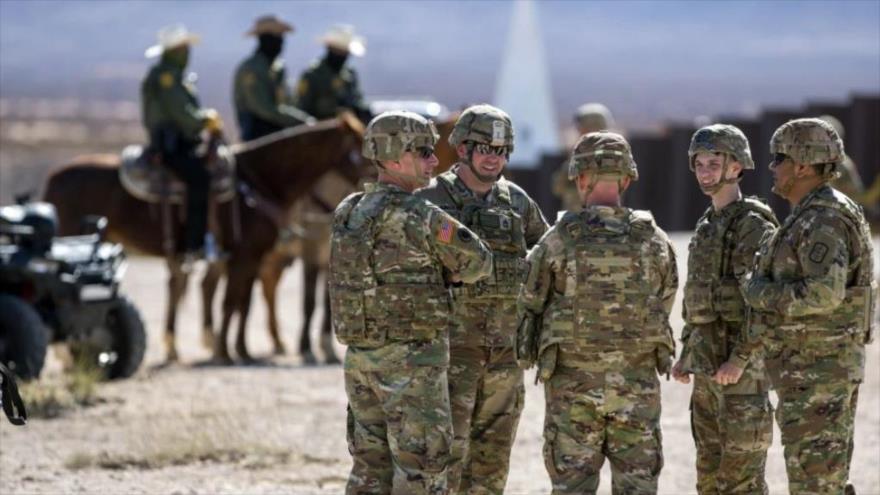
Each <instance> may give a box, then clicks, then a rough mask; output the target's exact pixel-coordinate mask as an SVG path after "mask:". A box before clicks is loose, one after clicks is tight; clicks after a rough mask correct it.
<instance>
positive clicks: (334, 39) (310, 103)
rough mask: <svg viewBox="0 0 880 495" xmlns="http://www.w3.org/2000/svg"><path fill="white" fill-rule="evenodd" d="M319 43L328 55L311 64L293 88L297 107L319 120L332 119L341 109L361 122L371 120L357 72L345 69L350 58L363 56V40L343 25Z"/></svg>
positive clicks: (334, 28)
mask: <svg viewBox="0 0 880 495" xmlns="http://www.w3.org/2000/svg"><path fill="white" fill-rule="evenodd" d="M321 41H322V42H323V43H324V45H325V46H326V47H327V53H326V54H325V55H324V58H322V59H321V60H319V61H316V62H314V63H312V65H311V67H309V68H308V69H307V70H306V71H305V72H303V74H302V76H300V79H299V84H298V85H297V87H296V92H297V106H298V107H299V108H301V109H302V110H303V111H305V112H308V113H309V114H311V115H314V116H315V118H318V119H331V118H333V117H336V114H337V113H338V112H339V111H340V110H343V109H348V110H351V111H352V112H354V113H355V114H356V115H357V116H358V117H359V118H360V119H361V120H363V121H364V122H367V121H369V120H370V110H369V108H368V107H367V104H366V102H364V97H363V94H361V88H360V83H359V82H358V76H357V72H356V71H355V70H354V69H353V68H351V67H349V66H348V65H346V62H347V61H348V56H349V55H354V56H355V57H360V56H362V55H363V54H364V53H365V52H366V44H365V42H364V39H363V38H362V37H360V36H357V35H355V34H354V28H353V27H352V26H348V25H345V24H342V25H338V26H333V27H332V28H331V29H330V30H329V31H328V32H327V33H326V34H325V35H324V36H323V37H322V38H321Z"/></svg>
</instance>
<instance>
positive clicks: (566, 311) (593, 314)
mask: <svg viewBox="0 0 880 495" xmlns="http://www.w3.org/2000/svg"><path fill="white" fill-rule="evenodd" d="M589 212H590V209H589V208H587V209H586V210H585V211H582V212H580V213H571V212H569V213H566V214H565V215H564V216H563V217H562V218H561V219H560V220H559V222H558V223H557V225H556V227H555V228H556V229H558V230H559V232H560V234H561V236H562V240H563V243H564V246H565V268H564V271H565V277H566V281H565V289H564V293H562V294H559V293H555V294H554V296H553V297H551V299H550V302H549V304H548V306H547V309H546V310H545V311H544V315H545V318H544V321H543V323H542V331H541V342H540V346H539V347H540V352H541V353H543V350H544V349H545V348H547V347H548V346H550V345H553V344H560V345H561V346H565V347H566V348H567V349H572V350H575V351H577V350H584V351H588V352H589V351H601V350H627V349H632V350H633V351H636V350H638V351H642V350H645V349H652V348H656V347H658V346H664V347H667V348H668V349H669V350H672V349H674V343H673V341H672V331H671V328H670V327H669V322H668V318H667V315H666V312H665V310H664V307H663V301H662V300H661V299H660V298H659V297H657V295H656V287H653V286H652V285H651V282H650V281H651V279H652V278H651V277H650V271H651V270H653V267H652V266H651V260H650V243H651V241H652V239H653V237H654V235H655V228H656V227H655V225H654V219H653V217H652V216H651V214H650V212H647V211H639V210H632V211H630V212H629V215H630V216H629V219H628V221H627V222H622V223H621V224H619V225H613V224H610V223H606V222H595V221H594V222H590V223H588V222H586V221H585V220H586V218H587V216H588V215H589ZM550 315H552V317H548V316H550Z"/></svg>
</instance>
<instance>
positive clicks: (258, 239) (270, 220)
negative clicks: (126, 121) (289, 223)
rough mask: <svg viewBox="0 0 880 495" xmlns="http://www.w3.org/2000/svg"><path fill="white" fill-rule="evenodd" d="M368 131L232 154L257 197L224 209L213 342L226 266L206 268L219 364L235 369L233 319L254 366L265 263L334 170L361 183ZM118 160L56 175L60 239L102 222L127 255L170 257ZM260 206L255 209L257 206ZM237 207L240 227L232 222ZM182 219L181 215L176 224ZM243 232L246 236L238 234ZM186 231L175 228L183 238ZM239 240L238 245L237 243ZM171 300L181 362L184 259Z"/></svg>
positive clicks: (82, 161)
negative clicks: (85, 222) (251, 320)
mask: <svg viewBox="0 0 880 495" xmlns="http://www.w3.org/2000/svg"><path fill="white" fill-rule="evenodd" d="M362 142H363V126H362V125H361V124H360V122H359V121H358V120H357V119H356V118H355V117H354V116H353V115H350V114H342V115H340V117H338V118H337V119H332V120H327V121H322V122H319V123H317V124H315V125H314V126H299V127H295V128H292V129H285V130H283V131H279V132H277V133H275V134H272V135H269V136H266V137H264V138H261V139H258V140H255V141H252V142H250V143H245V144H244V145H239V146H235V147H233V153H234V155H235V160H236V164H237V171H236V172H237V175H238V180H239V181H240V182H241V183H243V184H245V185H247V187H248V188H250V190H251V191H252V192H253V193H252V194H250V195H243V194H240V195H238V196H236V198H235V199H234V200H233V201H234V202H235V203H233V201H230V202H228V203H224V204H222V205H219V206H218V208H217V215H216V218H217V220H218V223H219V226H218V227H219V234H220V235H219V239H218V240H219V243H220V245H221V246H222V247H223V249H224V251H226V252H227V253H228V258H227V259H226V263H225V269H226V273H227V275H228V280H227V285H226V293H225V296H224V301H223V321H222V323H221V328H220V332H219V335H217V336H216V338H212V337H213V332H212V328H213V318H212V312H211V301H212V300H213V296H214V290H215V289H216V286H217V282H218V280H219V278H220V276H222V275H223V271H224V266H223V265H222V264H214V265H212V266H209V267H208V270H207V272H206V274H205V278H204V279H203V281H202V295H203V303H204V305H203V323H204V326H203V336H204V337H205V340H206V341H207V340H208V339H209V338H212V340H213V346H214V358H215V360H217V361H219V362H224V363H228V362H231V358H230V355H229V351H228V349H227V338H228V333H229V327H230V324H231V320H232V317H233V316H234V315H235V314H238V317H239V320H238V334H237V338H236V345H235V349H236V352H237V353H238V356H239V358H241V359H243V360H250V359H251V358H250V354H249V353H248V350H247V345H246V341H245V328H246V323H247V316H248V312H249V310H250V299H251V290H252V288H253V283H254V280H255V279H256V276H257V271H258V267H259V264H260V262H261V260H262V258H263V256H264V255H265V254H266V253H267V252H269V251H270V250H271V249H272V248H273V247H274V246H275V243H276V240H277V238H278V233H279V230H280V229H281V228H283V227H284V226H286V216H287V213H288V211H289V210H290V208H291V207H292V206H293V204H294V203H295V202H296V200H297V199H299V198H300V197H302V196H303V195H304V194H306V193H307V192H308V191H309V189H310V188H311V187H312V185H313V184H314V183H315V182H316V181H317V180H318V179H319V178H320V177H321V176H322V175H323V174H324V173H325V172H327V171H328V170H331V169H335V170H337V171H338V172H339V173H341V174H342V175H343V176H345V177H347V178H349V180H351V181H352V183H356V182H357V181H358V180H359V178H360V176H361V169H362V168H363V167H361V166H360V163H361V161H360V147H361V144H362ZM118 167H119V159H118V157H116V156H114V155H97V156H87V157H82V158H79V159H77V160H76V161H75V162H74V163H72V164H70V165H67V166H65V167H63V168H61V169H59V170H57V171H55V172H53V173H52V174H51V175H50V177H49V179H48V181H47V184H46V188H45V199H46V200H47V201H49V202H51V203H54V204H55V206H56V207H57V208H58V212H59V224H60V229H61V232H62V233H71V232H74V231H75V230H76V229H77V222H78V221H79V219H80V218H82V217H83V215H88V214H98V215H104V216H106V217H107V218H108V220H109V228H108V238H109V239H111V240H114V241H117V242H121V243H122V244H123V245H125V246H126V247H127V248H128V249H130V250H133V251H137V252H141V253H145V254H151V255H155V256H164V250H163V246H162V243H163V235H162V224H161V221H160V217H161V216H160V214H159V212H160V210H159V207H158V205H154V204H149V203H145V202H143V201H140V200H138V199H136V198H135V197H133V196H131V195H130V194H128V192H126V191H125V189H124V188H123V187H122V184H121V183H120V182H119V178H118V171H119V170H118ZM255 198H257V200H256V201H255V200H254V199H255ZM234 204H237V211H238V213H237V215H238V216H239V217H240V221H239V222H234V216H235V215H234V214H235V210H236V208H234ZM177 216H179V212H178V211H176V210H175V212H174V218H176V217H177ZM238 226H240V235H239V236H236V235H235V232H236V229H238ZM182 228H183V226H182V225H178V226H177V231H178V234H180V233H182ZM237 240H238V241H237ZM168 267H169V272H170V276H169V285H168V289H169V297H168V309H167V313H166V327H165V330H166V336H165V345H166V353H167V354H166V355H167V357H168V359H169V360H174V359H176V358H177V351H176V348H175V344H174V330H175V319H176V309H177V304H178V302H179V301H180V298H181V296H182V295H183V292H184V291H185V288H186V282H187V278H188V276H187V275H188V274H187V273H185V271H184V270H183V268H182V264H181V260H180V259H179V258H178V257H174V258H171V259H168Z"/></svg>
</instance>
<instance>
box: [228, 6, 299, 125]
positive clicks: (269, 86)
mask: <svg viewBox="0 0 880 495" xmlns="http://www.w3.org/2000/svg"><path fill="white" fill-rule="evenodd" d="M292 31H293V26H291V25H290V24H288V23H286V22H284V21H282V20H281V19H279V18H277V17H275V16H274V15H266V16H263V17H260V18H259V19H257V20H256V22H255V23H254V27H253V28H251V30H250V31H248V32H247V33H246V35H247V36H256V37H257V40H258V45H257V49H256V51H254V54H253V55H251V56H250V57H248V58H247V59H245V61H244V62H242V63H241V64H240V65H239V66H238V69H237V70H236V71H235V85H234V87H233V94H232V97H233V101H234V103H235V115H236V117H237V119H238V128H239V131H240V132H241V139H242V141H250V140H251V139H257V138H258V137H262V136H265V135H266V134H271V133H273V132H276V131H280V130H281V129H284V128H285V127H293V126H295V125H299V124H302V123H305V122H309V121H314V118H312V117H311V116H310V115H309V114H307V113H305V112H303V111H302V110H300V109H298V108H296V107H295V106H293V105H292V102H293V96H292V95H291V94H290V91H288V89H287V85H286V81H285V77H284V61H283V60H282V59H281V58H280V57H279V55H281V50H282V49H283V47H284V35H285V33H289V32H292Z"/></svg>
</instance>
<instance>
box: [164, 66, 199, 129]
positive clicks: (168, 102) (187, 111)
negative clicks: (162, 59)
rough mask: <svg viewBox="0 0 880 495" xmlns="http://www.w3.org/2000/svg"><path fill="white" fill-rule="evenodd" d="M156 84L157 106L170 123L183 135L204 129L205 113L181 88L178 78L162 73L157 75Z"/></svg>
mask: <svg viewBox="0 0 880 495" xmlns="http://www.w3.org/2000/svg"><path fill="white" fill-rule="evenodd" d="M158 84H159V91H158V92H157V97H158V100H159V105H161V106H162V109H163V110H164V111H165V113H166V114H167V115H168V116H169V117H170V118H171V120H172V122H174V124H175V125H176V126H177V127H178V128H179V129H180V130H181V131H183V133H184V134H187V135H194V134H198V133H199V131H201V130H202V128H204V127H205V120H206V117H205V113H204V110H202V109H201V108H199V106H198V102H195V103H194V99H193V98H192V96H191V95H190V94H189V91H187V89H186V88H185V87H184V86H183V83H182V82H181V81H180V80H179V77H178V76H175V75H174V74H172V73H171V72H163V73H161V74H159V80H158Z"/></svg>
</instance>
